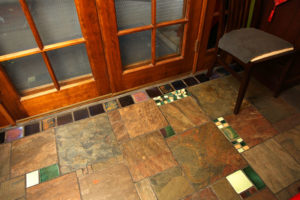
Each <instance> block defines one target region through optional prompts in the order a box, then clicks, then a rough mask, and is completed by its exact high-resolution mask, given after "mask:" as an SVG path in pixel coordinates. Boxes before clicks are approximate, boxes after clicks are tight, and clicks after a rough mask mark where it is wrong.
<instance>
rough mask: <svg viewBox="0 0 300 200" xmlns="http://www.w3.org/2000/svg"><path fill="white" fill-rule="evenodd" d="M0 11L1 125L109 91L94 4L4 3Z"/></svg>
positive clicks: (79, 0) (82, 0)
mask: <svg viewBox="0 0 300 200" xmlns="http://www.w3.org/2000/svg"><path fill="white" fill-rule="evenodd" d="M0 13H1V16H0V103H1V105H0V106H1V109H0V111H1V113H0V120H1V121H4V123H2V125H3V124H5V123H6V122H7V121H11V119H13V120H17V119H20V118H24V117H26V116H32V115H36V114H40V113H45V112H47V111H51V110H54V109H57V108H61V107H64V106H67V105H71V104H74V103H78V102H81V101H84V100H88V99H91V98H95V97H98V96H100V95H105V94H108V93H110V92H111V89H110V84H109V78H108V74H107V68H106V61H105V57H104V52H103V48H102V40H101V38H102V36H101V32H100V26H99V21H98V15H97V8H96V3H95V1H87V0H75V1H74V0H64V1H61V0H42V1H41V0H9V1H8V0H3V1H0ZM7 116H9V117H7ZM4 118H6V121H5V119H4ZM0 125H1V123H0Z"/></svg>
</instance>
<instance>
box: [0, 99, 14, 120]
mask: <svg viewBox="0 0 300 200" xmlns="http://www.w3.org/2000/svg"><path fill="white" fill-rule="evenodd" d="M0 113H1V114H2V115H3V116H4V118H5V119H6V120H7V121H8V123H9V124H11V125H15V124H16V121H15V120H14V118H13V117H12V116H11V114H10V113H9V112H8V110H7V109H6V108H5V106H4V105H3V104H2V102H1V101H0Z"/></svg>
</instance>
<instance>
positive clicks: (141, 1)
mask: <svg viewBox="0 0 300 200" xmlns="http://www.w3.org/2000/svg"><path fill="white" fill-rule="evenodd" d="M115 6H116V14H117V24H118V30H124V29H128V28H135V27H139V26H145V25H149V24H151V0H115Z"/></svg>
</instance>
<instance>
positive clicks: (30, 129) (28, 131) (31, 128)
mask: <svg viewBox="0 0 300 200" xmlns="http://www.w3.org/2000/svg"><path fill="white" fill-rule="evenodd" d="M24 132H25V133H24V135H25V136H28V135H32V134H35V133H38V132H40V123H39V122H37V123H34V124H29V125H26V126H25V127H24Z"/></svg>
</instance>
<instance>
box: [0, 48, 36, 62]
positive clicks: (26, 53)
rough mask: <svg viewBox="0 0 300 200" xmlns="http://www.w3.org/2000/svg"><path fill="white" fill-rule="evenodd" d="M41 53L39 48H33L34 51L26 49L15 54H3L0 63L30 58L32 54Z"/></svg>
mask: <svg viewBox="0 0 300 200" xmlns="http://www.w3.org/2000/svg"><path fill="white" fill-rule="evenodd" d="M41 52H42V51H41V50H40V49H39V48H34V49H28V50H24V51H18V52H15V53H10V54H5V55H3V56H0V62H4V61H8V60H12V59H16V58H22V57H25V56H30V55H34V54H38V53H41Z"/></svg>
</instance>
